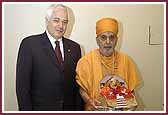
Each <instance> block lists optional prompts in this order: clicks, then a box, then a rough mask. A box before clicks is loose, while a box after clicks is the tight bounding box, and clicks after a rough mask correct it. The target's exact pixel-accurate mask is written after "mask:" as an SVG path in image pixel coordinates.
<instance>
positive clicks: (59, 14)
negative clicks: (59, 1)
mask: <svg viewBox="0 0 168 115" xmlns="http://www.w3.org/2000/svg"><path fill="white" fill-rule="evenodd" d="M67 23H68V14H67V11H66V9H64V8H62V7H56V8H54V9H53V12H52V15H51V16H50V17H49V18H46V26H47V30H48V32H49V33H50V35H51V36H52V37H54V38H55V39H59V38H61V37H62V36H63V35H64V33H65V31H66V28H67Z"/></svg>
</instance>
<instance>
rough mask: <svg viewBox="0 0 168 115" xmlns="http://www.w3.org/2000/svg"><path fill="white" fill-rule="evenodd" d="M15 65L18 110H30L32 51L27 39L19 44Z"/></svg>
mask: <svg viewBox="0 0 168 115" xmlns="http://www.w3.org/2000/svg"><path fill="white" fill-rule="evenodd" d="M16 66H17V67H16V94H17V100H18V106H19V110H20V111H29V110H32V101H31V77H32V53H31V48H30V46H29V43H28V40H23V41H22V43H21V45H20V48H19V52H18V58H17V65H16Z"/></svg>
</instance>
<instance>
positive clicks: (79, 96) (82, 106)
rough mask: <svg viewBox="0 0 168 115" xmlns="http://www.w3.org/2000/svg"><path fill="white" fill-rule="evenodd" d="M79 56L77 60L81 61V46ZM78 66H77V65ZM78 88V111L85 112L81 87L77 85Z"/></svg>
mask: <svg viewBox="0 0 168 115" xmlns="http://www.w3.org/2000/svg"><path fill="white" fill-rule="evenodd" d="M78 50H79V51H78V53H77V54H78V56H77V58H78V59H77V60H79V59H80V58H81V49H80V46H79V48H78ZM76 65H77V64H76ZM76 86H77V88H76V92H77V94H76V111H83V110H84V101H83V99H82V97H81V95H80V93H79V87H80V86H79V85H78V84H77V83H76Z"/></svg>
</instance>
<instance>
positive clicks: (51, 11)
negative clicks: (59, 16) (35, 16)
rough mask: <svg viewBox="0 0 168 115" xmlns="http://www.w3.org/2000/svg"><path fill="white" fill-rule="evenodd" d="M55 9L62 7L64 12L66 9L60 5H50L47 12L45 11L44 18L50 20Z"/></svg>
mask: <svg viewBox="0 0 168 115" xmlns="http://www.w3.org/2000/svg"><path fill="white" fill-rule="evenodd" d="M56 7H62V8H63V9H64V10H66V11H67V7H66V6H64V5H62V4H52V5H50V6H49V7H48V9H47V11H46V15H45V18H47V19H50V18H51V15H52V13H53V9H54V8H56Z"/></svg>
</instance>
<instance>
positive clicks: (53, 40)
mask: <svg viewBox="0 0 168 115" xmlns="http://www.w3.org/2000/svg"><path fill="white" fill-rule="evenodd" d="M46 33H47V36H48V38H49V40H50V42H51V43H55V41H57V40H56V39H55V38H54V37H52V36H51V35H50V34H49V32H48V30H46ZM58 41H59V42H62V38H61V39H58Z"/></svg>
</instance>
